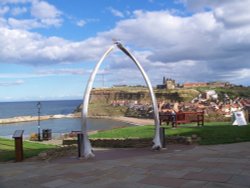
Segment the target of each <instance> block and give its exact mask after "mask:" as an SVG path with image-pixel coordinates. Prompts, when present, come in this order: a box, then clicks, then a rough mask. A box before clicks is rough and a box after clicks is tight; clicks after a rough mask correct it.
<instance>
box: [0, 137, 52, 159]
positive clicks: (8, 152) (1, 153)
mask: <svg viewBox="0 0 250 188" xmlns="http://www.w3.org/2000/svg"><path fill="white" fill-rule="evenodd" d="M55 147H56V146H53V145H46V144H40V143H33V142H27V141H24V142H23V150H24V151H23V152H24V158H29V157H32V156H36V155H37V154H39V153H40V152H42V151H46V150H48V149H52V148H55ZM14 159H15V143H14V139H4V138H0V162H4V161H9V160H14Z"/></svg>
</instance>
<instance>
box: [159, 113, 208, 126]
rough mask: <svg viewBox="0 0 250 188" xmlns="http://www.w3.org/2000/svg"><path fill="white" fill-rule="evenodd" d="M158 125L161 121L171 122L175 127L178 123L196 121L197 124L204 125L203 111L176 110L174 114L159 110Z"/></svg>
mask: <svg viewBox="0 0 250 188" xmlns="http://www.w3.org/2000/svg"><path fill="white" fill-rule="evenodd" d="M159 118H160V125H161V124H162V123H163V122H166V124H167V125H168V124H169V123H171V124H172V126H173V127H177V125H178V124H185V123H192V122H197V126H200V125H202V126H204V112H177V113H176V114H172V113H168V112H160V113H159Z"/></svg>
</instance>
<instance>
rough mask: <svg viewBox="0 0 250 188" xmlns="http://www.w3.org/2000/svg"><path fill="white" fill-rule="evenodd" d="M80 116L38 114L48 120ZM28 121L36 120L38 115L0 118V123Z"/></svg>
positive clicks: (77, 115)
mask: <svg viewBox="0 0 250 188" xmlns="http://www.w3.org/2000/svg"><path fill="white" fill-rule="evenodd" d="M78 117H80V114H79V113H78V114H67V115H62V114H58V115H46V116H40V120H41V121H43V120H49V119H61V118H78ZM28 121H38V116H19V117H13V118H5V119H0V124H2V125H4V124H9V123H20V122H28Z"/></svg>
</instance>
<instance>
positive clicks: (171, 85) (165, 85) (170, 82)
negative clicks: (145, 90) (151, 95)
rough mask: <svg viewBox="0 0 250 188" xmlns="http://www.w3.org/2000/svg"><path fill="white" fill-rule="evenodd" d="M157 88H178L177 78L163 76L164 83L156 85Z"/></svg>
mask: <svg viewBox="0 0 250 188" xmlns="http://www.w3.org/2000/svg"><path fill="white" fill-rule="evenodd" d="M156 88H157V89H175V88H176V83H175V80H173V79H171V78H167V79H166V78H165V76H164V77H163V80H162V84H161V85H157V86H156Z"/></svg>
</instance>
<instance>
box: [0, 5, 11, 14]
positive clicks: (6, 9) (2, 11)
mask: <svg viewBox="0 0 250 188" xmlns="http://www.w3.org/2000/svg"><path fill="white" fill-rule="evenodd" d="M9 10H10V8H9V7H8V6H4V7H0V16H1V15H4V14H6V13H7V12H9Z"/></svg>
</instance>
